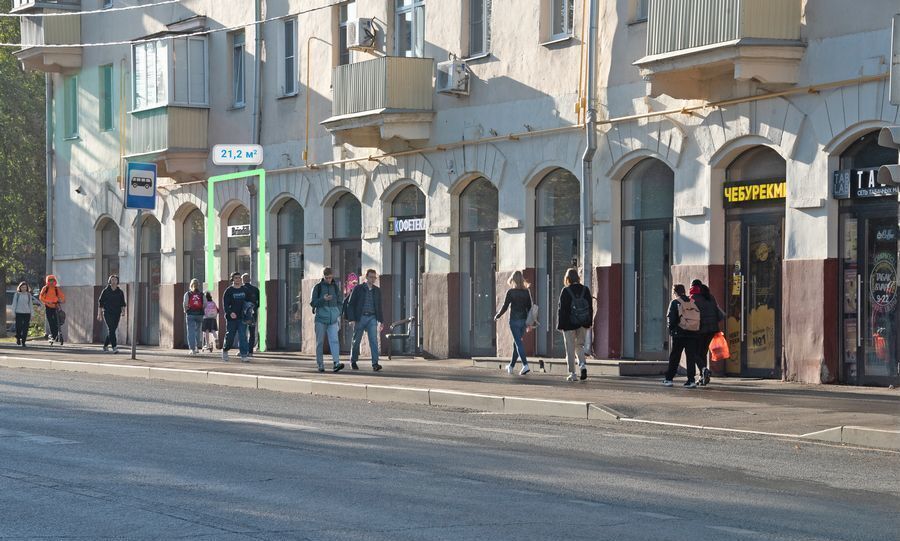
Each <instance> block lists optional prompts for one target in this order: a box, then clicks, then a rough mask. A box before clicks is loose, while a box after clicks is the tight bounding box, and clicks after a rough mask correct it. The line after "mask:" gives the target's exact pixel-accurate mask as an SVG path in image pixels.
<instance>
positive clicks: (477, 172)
mask: <svg viewBox="0 0 900 541" xmlns="http://www.w3.org/2000/svg"><path fill="white" fill-rule="evenodd" d="M444 155H445V157H446V160H447V161H448V169H451V170H452V173H451V175H450V176H451V177H453V176H455V177H456V180H454V181H453V182H451V183H450V193H455V194H458V193H459V192H460V191H461V190H462V188H460V187H459V186H458V184H459V183H460V182H461V181H462V182H463V184H467V183H468V182H471V181H472V179H474V178H478V177H479V176H482V177H484V178H486V179H488V180H489V181H491V183H492V184H493V185H494V186H495V187H496V188H497V189H498V190H499V189H500V186H501V184H502V183H503V173H504V170H505V169H506V156H505V155H504V154H503V152H501V151H500V149H499V148H497V147H496V146H495V145H493V144H491V143H484V144H480V145H469V146H462V147H457V148H455V149H453V150H449V151H447V152H445V154H444Z"/></svg>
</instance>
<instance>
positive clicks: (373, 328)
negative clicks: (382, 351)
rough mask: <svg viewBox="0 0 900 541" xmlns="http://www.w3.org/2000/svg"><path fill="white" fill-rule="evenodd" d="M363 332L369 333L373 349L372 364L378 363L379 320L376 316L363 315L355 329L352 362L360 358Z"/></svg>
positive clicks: (370, 345)
mask: <svg viewBox="0 0 900 541" xmlns="http://www.w3.org/2000/svg"><path fill="white" fill-rule="evenodd" d="M363 332H365V333H366V334H368V335H369V349H370V350H372V366H375V365H376V364H378V320H377V319H375V316H374V315H372V316H361V317H360V318H359V321H357V322H356V327H355V328H354V329H353V348H352V349H351V350H350V363H351V364H356V361H357V360H359V343H360V342H362V335H363Z"/></svg>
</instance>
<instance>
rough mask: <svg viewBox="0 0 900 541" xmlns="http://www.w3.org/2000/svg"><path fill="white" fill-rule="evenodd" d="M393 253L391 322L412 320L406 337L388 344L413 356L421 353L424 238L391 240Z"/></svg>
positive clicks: (396, 351)
mask: <svg viewBox="0 0 900 541" xmlns="http://www.w3.org/2000/svg"><path fill="white" fill-rule="evenodd" d="M393 252H394V253H393V268H394V269H395V276H396V277H397V280H396V281H395V282H394V286H393V288H394V294H393V297H394V314H393V315H394V320H395V321H399V320H402V319H407V318H409V317H415V318H416V321H415V323H414V324H413V325H411V326H409V327H408V328H409V338H407V339H402V340H400V339H398V340H397V341H396V342H394V343H393V344H392V345H391V346H392V351H394V352H395V353H405V354H407V355H415V354H417V353H419V352H421V351H422V328H423V322H422V303H421V302H420V299H421V298H422V296H421V295H422V274H424V273H425V236H424V235H418V234H414V235H408V236H403V237H400V236H397V237H394V241H393ZM385 323H390V322H385ZM436 324H440V322H436ZM445 324H446V322H445ZM405 329H406V327H401V328H399V329H397V331H398V332H402V331H403V330H405Z"/></svg>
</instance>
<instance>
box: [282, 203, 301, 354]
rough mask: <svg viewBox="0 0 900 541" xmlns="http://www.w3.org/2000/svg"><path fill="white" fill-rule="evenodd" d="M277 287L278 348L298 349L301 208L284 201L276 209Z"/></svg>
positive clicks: (299, 336) (297, 204) (299, 334)
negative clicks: (278, 294)
mask: <svg viewBox="0 0 900 541" xmlns="http://www.w3.org/2000/svg"><path fill="white" fill-rule="evenodd" d="M276 219H277V221H278V234H277V237H278V261H279V267H280V268H279V273H278V278H279V280H278V285H279V291H280V296H281V302H279V304H278V321H279V326H278V344H279V346H280V347H283V348H288V349H299V348H300V346H301V343H300V339H301V333H300V318H301V316H302V310H301V306H300V300H301V294H300V290H301V287H302V285H303V235H304V232H303V207H301V206H300V203H298V202H296V201H295V200H293V199H288V200H287V201H285V202H284V204H282V205H281V208H280V209H278V214H277V218H276Z"/></svg>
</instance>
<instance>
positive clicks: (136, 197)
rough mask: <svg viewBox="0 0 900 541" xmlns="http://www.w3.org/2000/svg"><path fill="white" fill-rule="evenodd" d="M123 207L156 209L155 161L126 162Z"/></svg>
mask: <svg viewBox="0 0 900 541" xmlns="http://www.w3.org/2000/svg"><path fill="white" fill-rule="evenodd" d="M125 208H128V209H144V210H154V209H156V164H155V163H133V162H129V163H128V169H127V173H126V175H125Z"/></svg>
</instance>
